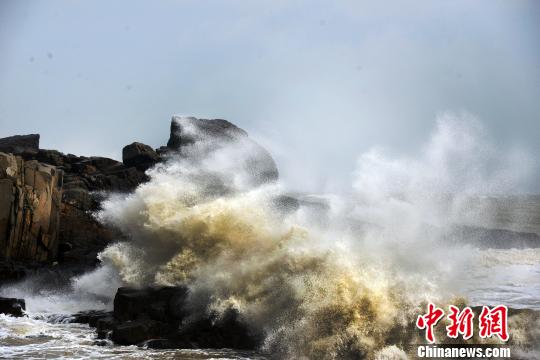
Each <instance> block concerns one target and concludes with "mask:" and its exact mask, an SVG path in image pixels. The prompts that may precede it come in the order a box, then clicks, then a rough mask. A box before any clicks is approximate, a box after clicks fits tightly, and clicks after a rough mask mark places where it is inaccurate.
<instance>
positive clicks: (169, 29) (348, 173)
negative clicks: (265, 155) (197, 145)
mask: <svg viewBox="0 0 540 360" xmlns="http://www.w3.org/2000/svg"><path fill="white" fill-rule="evenodd" d="M448 112H453V113H456V114H459V113H467V114H472V115H473V116H474V117H476V118H478V119H479V121H480V122H481V123H482V124H484V127H485V129H486V130H487V132H488V133H489V136H490V137H491V138H492V141H493V142H494V143H495V144H496V146H497V147H500V148H501V149H503V150H504V149H513V148H515V147H519V148H520V149H523V151H526V152H527V153H529V154H530V155H531V156H532V158H533V159H534V163H535V164H536V165H539V164H540V159H539V156H538V154H540V2H538V1H534V0H531V1H525V0H515V1H498V0H477V1H470V0H456V1H444V2H443V1H420V0H418V1H403V0H402V1H369V2H368V1H331V2H330V1H307V0H306V1H296V0H290V1H283V0H274V1H204V0H203V1H201V0H197V1H165V0H157V1H133V0H118V1H112V2H111V1H100V0H97V1H80V0H79V1H78V0H72V1H60V0H51V1H46V2H45V1H28V0H0V137H4V136H9V135H14V134H27V133H39V134H41V147H42V148H52V149H58V150H60V151H62V152H65V153H74V154H78V155H100V156H108V157H112V158H116V159H121V150H122V147H123V146H124V145H127V144H129V143H131V142H133V141H140V142H144V143H147V144H149V145H152V146H153V147H159V146H161V145H164V144H165V143H166V141H167V138H168V134H169V124H170V119H171V116H172V115H174V114H178V115H193V116H197V117H202V118H223V119H227V120H229V121H231V122H233V123H235V124H236V125H238V126H240V127H242V128H243V129H245V130H246V131H248V133H249V134H250V135H251V136H252V137H253V138H255V139H256V140H257V141H258V142H260V143H261V144H263V145H264V146H265V147H267V148H268V149H269V150H270V152H271V153H272V155H273V156H274V158H275V159H276V161H277V163H278V166H279V168H280V172H281V176H282V178H283V179H284V180H285V181H286V182H287V183H288V184H290V186H291V187H293V188H297V189H299V190H304V191H321V190H335V189H336V188H341V187H346V186H348V185H347V184H351V183H352V180H351V179H352V176H353V174H354V170H355V167H356V164H357V160H358V157H359V156H360V155H361V154H363V153H365V152H366V151H369V149H372V148H373V147H381V148H384V149H387V150H388V151H389V152H390V153H395V154H411V156H414V154H415V153H417V152H418V151H420V144H422V143H425V142H426V139H427V138H428V137H429V134H430V133H431V132H432V131H433V129H434V127H435V123H436V119H437V116H438V115H440V114H443V113H448ZM523 186H524V187H523V189H522V190H524V191H534V192H540V172H539V171H537V170H534V171H533V176H532V177H531V178H530V180H529V182H528V183H527V184H526V185H523Z"/></svg>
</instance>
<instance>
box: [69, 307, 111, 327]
mask: <svg viewBox="0 0 540 360" xmlns="http://www.w3.org/2000/svg"><path fill="white" fill-rule="evenodd" d="M110 318H112V312H110V311H104V310H88V311H81V312H78V313H76V314H73V315H72V317H71V322H72V323H78V324H88V325H90V326H92V327H96V326H97V324H98V322H99V320H102V319H110Z"/></svg>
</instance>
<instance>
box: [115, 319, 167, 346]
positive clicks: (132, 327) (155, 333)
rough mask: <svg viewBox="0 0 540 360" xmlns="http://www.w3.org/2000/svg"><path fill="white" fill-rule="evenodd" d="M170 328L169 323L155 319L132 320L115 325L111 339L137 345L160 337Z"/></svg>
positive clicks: (121, 343)
mask: <svg viewBox="0 0 540 360" xmlns="http://www.w3.org/2000/svg"><path fill="white" fill-rule="evenodd" d="M167 330H168V326H167V324H165V323H163V322H159V321H155V320H148V319H147V320H130V321H126V322H122V323H120V324H118V325H115V326H114V328H113V331H112V334H111V340H112V341H114V342H115V343H116V344H119V345H136V344H139V343H142V342H144V341H146V340H149V339H152V338H156V337H160V335H161V334H163V333H166V332H167Z"/></svg>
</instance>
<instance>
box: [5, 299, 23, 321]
mask: <svg viewBox="0 0 540 360" xmlns="http://www.w3.org/2000/svg"><path fill="white" fill-rule="evenodd" d="M25 309H26V304H25V302H24V299H15V298H2V297H0V314H6V315H11V316H15V317H21V316H24V310H25Z"/></svg>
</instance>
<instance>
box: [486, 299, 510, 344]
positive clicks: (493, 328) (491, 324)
mask: <svg viewBox="0 0 540 360" xmlns="http://www.w3.org/2000/svg"><path fill="white" fill-rule="evenodd" d="M507 316H508V308H507V307H506V306H504V305H499V306H497V307H494V308H493V309H490V308H488V307H487V306H484V307H483V308H482V313H481V314H480V324H479V325H480V337H481V338H488V337H492V336H493V335H497V336H498V337H499V339H501V340H502V341H507V340H508V324H507Z"/></svg>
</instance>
